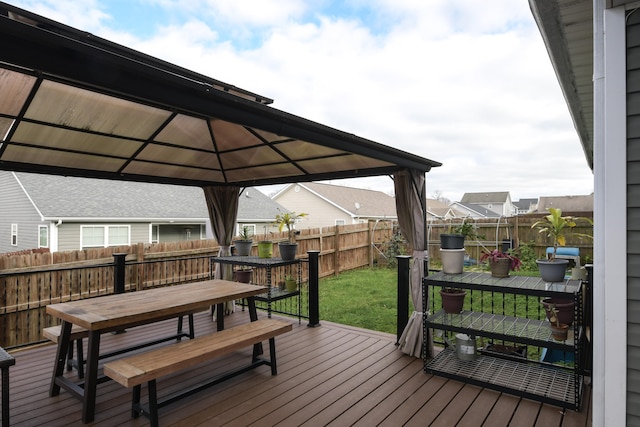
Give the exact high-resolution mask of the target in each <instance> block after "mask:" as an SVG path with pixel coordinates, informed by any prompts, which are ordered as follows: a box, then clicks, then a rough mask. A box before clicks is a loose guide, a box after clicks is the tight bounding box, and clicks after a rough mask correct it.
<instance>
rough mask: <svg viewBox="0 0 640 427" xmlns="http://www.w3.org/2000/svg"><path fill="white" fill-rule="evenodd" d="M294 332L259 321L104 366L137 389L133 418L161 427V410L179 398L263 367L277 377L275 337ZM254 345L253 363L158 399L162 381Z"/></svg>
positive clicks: (286, 325)
mask: <svg viewBox="0 0 640 427" xmlns="http://www.w3.org/2000/svg"><path fill="white" fill-rule="evenodd" d="M291 330H292V326H291V324H290V323H288V322H285V321H282V320H275V319H261V320H256V321H254V322H250V323H246V324H243V325H240V326H236V327H233V328H230V329H226V330H223V331H220V332H216V333H214V334H209V335H205V336H202V337H198V338H194V339H192V340H189V341H181V342H177V343H174V344H171V345H169V346H166V347H161V348H156V349H154V350H150V351H146V352H144V353H139V354H135V355H132V356H128V357H125V358H123V359H117V360H114V361H111V362H107V363H105V365H104V374H105V375H106V376H108V377H110V378H112V379H113V380H115V381H117V382H118V383H120V384H122V385H123V386H125V387H133V393H132V403H131V405H132V407H131V411H132V416H133V417H134V418H137V417H139V416H140V415H145V416H147V417H148V418H149V420H150V422H151V426H152V427H157V426H158V422H159V421H158V410H159V409H160V408H161V407H163V406H166V405H168V404H170V403H173V402H175V401H177V400H179V399H182V398H185V397H187V396H190V395H192V394H194V393H196V392H199V391H201V390H203V389H205V388H207V387H210V386H212V385H215V384H219V383H220V382H222V381H225V380H227V379H230V378H233V377H235V376H237V375H240V374H242V373H244V372H247V371H249V370H251V369H255V368H257V367H258V366H262V365H268V366H270V367H271V375H277V373H278V372H277V367H276V348H275V337H276V336H277V335H280V334H283V333H285V332H288V331H291ZM265 340H269V360H265V359H262V358H260V357H258V356H259V353H260V344H261V343H262V341H265ZM250 345H253V346H254V347H253V355H252V360H251V364H249V365H247V366H245V367H242V368H240V369H238V370H235V371H232V372H229V373H226V374H224V375H222V376H219V377H217V378H213V379H210V380H209V381H207V382H205V383H203V384H199V385H197V386H195V387H192V388H190V389H187V390H185V391H183V392H180V393H177V394H175V395H171V396H169V397H167V398H165V399H163V400H160V401H159V400H158V397H157V389H156V380H157V379H158V378H160V377H162V376H166V375H169V374H172V373H175V372H179V371H182V370H184V369H188V368H191V367H193V366H195V365H197V364H200V363H203V362H207V361H210V360H211V359H213V358H215V357H218V356H222V355H225V354H228V353H231V352H234V351H236V350H239V349H242V348H245V347H247V346H250ZM145 382H146V383H147V388H148V395H149V402H148V407H145V406H143V405H142V404H141V403H140V394H141V387H142V384H143V383H145Z"/></svg>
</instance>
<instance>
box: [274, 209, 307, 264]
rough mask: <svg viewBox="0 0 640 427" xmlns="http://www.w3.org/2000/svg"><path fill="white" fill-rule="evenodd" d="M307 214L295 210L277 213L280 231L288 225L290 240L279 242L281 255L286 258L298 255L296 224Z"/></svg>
mask: <svg viewBox="0 0 640 427" xmlns="http://www.w3.org/2000/svg"><path fill="white" fill-rule="evenodd" d="M305 216H307V214H306V213H295V212H281V213H279V214H278V215H276V219H275V224H276V225H277V226H278V231H280V232H282V230H283V229H284V228H285V227H286V228H287V234H288V241H287V242H281V243H278V248H279V249H280V257H281V258H282V259H286V260H292V259H295V257H296V250H297V249H298V244H297V243H296V233H295V229H294V224H295V223H296V221H298V220H299V219H300V218H303V217H305Z"/></svg>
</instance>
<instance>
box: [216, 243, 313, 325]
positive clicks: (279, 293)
mask: <svg viewBox="0 0 640 427" xmlns="http://www.w3.org/2000/svg"><path fill="white" fill-rule="evenodd" d="M212 262H214V263H220V264H231V265H232V266H234V267H252V268H253V269H254V279H253V282H252V283H253V284H259V285H264V286H267V288H268V290H267V292H265V293H264V294H260V295H257V296H255V297H254V299H255V300H256V301H261V302H266V303H267V314H268V317H269V318H271V313H272V306H271V303H272V302H275V301H279V300H283V299H287V298H294V297H297V305H298V306H297V311H298V312H297V314H298V322H300V321H301V319H302V312H301V303H302V302H301V298H300V295H301V293H300V283H301V274H302V269H301V263H302V260H301V259H299V258H296V259H293V260H284V259H282V258H261V257H259V256H225V257H214V258H212ZM281 267H296V270H297V272H296V274H295V277H296V278H297V283H298V287H297V289H296V290H294V291H288V290H286V289H279V288H278V287H277V286H274V284H273V273H274V270H275V269H277V268H281ZM256 269H264V270H265V275H264V276H265V281H266V283H256V281H255V280H256V277H257V274H255V270H256Z"/></svg>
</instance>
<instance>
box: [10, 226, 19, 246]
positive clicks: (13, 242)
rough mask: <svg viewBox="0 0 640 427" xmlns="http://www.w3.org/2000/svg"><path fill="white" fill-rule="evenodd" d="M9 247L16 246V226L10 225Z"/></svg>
mask: <svg viewBox="0 0 640 427" xmlns="http://www.w3.org/2000/svg"><path fill="white" fill-rule="evenodd" d="M11 246H18V224H11Z"/></svg>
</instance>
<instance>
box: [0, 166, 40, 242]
mask: <svg viewBox="0 0 640 427" xmlns="http://www.w3.org/2000/svg"><path fill="white" fill-rule="evenodd" d="M11 224H18V244H17V245H16V246H13V245H11ZM39 225H47V223H46V222H42V221H40V216H39V215H38V212H37V211H36V209H35V208H34V207H33V204H32V203H31V202H30V201H29V198H28V197H27V196H26V195H25V194H24V191H23V190H22V188H21V187H20V186H19V185H18V183H17V182H16V180H15V178H14V177H13V175H12V173H11V172H0V253H6V252H15V251H21V250H25V249H36V248H37V247H38V226H39Z"/></svg>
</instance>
